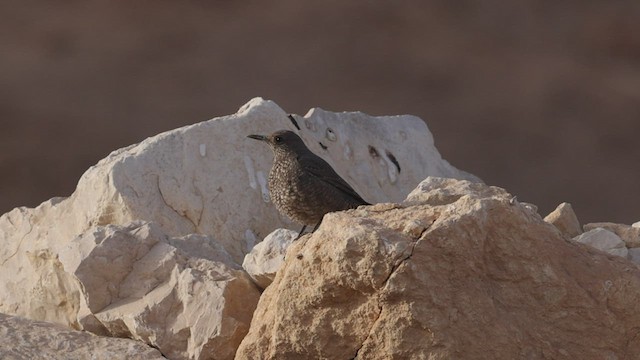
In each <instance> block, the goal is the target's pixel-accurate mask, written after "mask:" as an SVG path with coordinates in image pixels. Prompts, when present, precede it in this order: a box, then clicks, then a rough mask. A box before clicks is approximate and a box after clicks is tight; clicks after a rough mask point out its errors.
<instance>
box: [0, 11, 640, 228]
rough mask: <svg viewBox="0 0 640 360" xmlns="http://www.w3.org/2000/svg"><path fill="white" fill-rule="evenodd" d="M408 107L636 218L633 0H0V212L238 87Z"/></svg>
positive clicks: (597, 213) (57, 186) (478, 160)
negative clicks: (308, 0)
mask: <svg viewBox="0 0 640 360" xmlns="http://www.w3.org/2000/svg"><path fill="white" fill-rule="evenodd" d="M256 96H261V97H264V98H266V99H271V100H274V101H275V102H276V103H277V104H279V105H280V106H281V107H282V108H283V109H285V111H287V112H291V113H297V114H304V113H306V112H307V110H308V109H309V108H311V107H322V108H324V109H327V110H333V111H348V110H360V111H363V112H366V113H369V114H372V115H395V114H413V115H417V116H419V117H421V118H422V119H424V120H425V121H426V122H427V124H428V126H429V128H430V129H431V131H432V133H433V135H434V137H435V140H436V146H437V147H438V149H439V150H440V152H441V153H442V155H443V157H444V158H445V159H447V160H448V161H449V162H451V163H452V164H453V165H454V166H456V167H458V168H460V169H463V170H466V171H469V172H471V173H473V174H475V175H477V176H479V177H481V178H482V179H483V180H484V181H485V182H487V183H488V184H491V185H497V186H501V187H505V188H506V189H507V190H509V191H510V192H511V193H513V194H514V195H517V196H518V199H519V200H520V201H527V202H532V203H535V204H537V205H538V206H539V207H540V213H541V214H542V215H543V216H544V215H546V214H547V213H548V212H549V211H551V210H553V209H554V208H555V206H556V205H558V204H559V203H560V202H563V201H567V202H570V203H572V204H573V206H574V209H575V211H576V213H577V215H578V217H579V219H580V220H581V222H583V223H586V222H592V221H615V222H622V223H627V224H630V223H632V222H635V221H639V220H640V202H639V201H638V200H640V198H639V195H640V189H639V183H640V166H639V165H640V144H639V142H638V141H637V140H638V135H639V133H640V1H637V0H607V1H584V0H580V1H579V0H568V1H547V0H528V1H527V0H514V1H509V2H506V1H498V0H485V1H482V2H480V1H462V0H461V1H448V0H440V1H410V0H407V1H398V2H391V1H389V2H382V1H377V2H374V1H335V0H328V1H322V2H304V1H297V0H277V1H272V2H264V1H251V0H247V1H160V0H154V1H135V2H130V1H64V2H47V1H30V0H22V1H2V2H0V174H1V176H0V213H4V212H7V211H9V210H10V209H12V208H13V207H16V206H23V205H24V206H29V207H33V206H36V205H38V204H39V203H40V202H42V201H44V200H47V199H49V198H51V197H54V196H68V195H70V194H71V193H72V192H73V190H74V188H75V185H76V183H77V181H78V179H79V177H80V175H81V174H82V173H83V172H84V171H85V170H86V169H87V168H88V167H89V166H91V165H93V164H95V163H96V162H97V161H98V160H100V159H101V158H103V157H105V156H106V155H107V154H108V153H109V152H111V151H112V150H115V149H117V148H120V147H123V146H126V145H129V144H133V143H137V142H139V141H141V140H143V139H144V138H146V137H149V136H153V135H155V134H157V133H159V132H162V131H165V130H170V129H174V128H177V127H180V126H183V125H187V124H192V123H195V122H199V121H203V120H207V119H209V118H212V117H216V116H222V115H227V114H231V113H234V112H236V110H237V109H238V108H239V107H240V106H241V105H243V104H244V103H245V102H247V101H248V100H249V99H251V98H253V97H256Z"/></svg>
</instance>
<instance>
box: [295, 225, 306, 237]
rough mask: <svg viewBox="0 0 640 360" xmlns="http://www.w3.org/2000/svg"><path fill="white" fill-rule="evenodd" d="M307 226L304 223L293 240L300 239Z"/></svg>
mask: <svg viewBox="0 0 640 360" xmlns="http://www.w3.org/2000/svg"><path fill="white" fill-rule="evenodd" d="M306 228H307V225H302V229H300V232H299V233H298V236H296V238H295V239H294V240H293V241H296V240H298V239H300V237H301V236H302V234H304V229H306Z"/></svg>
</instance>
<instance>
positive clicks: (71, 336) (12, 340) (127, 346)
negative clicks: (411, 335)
mask: <svg viewBox="0 0 640 360" xmlns="http://www.w3.org/2000/svg"><path fill="white" fill-rule="evenodd" d="M0 359H6V360H22V359H67V360H84V359H129V360H163V359H166V358H165V357H163V356H162V354H160V352H159V351H158V350H156V349H154V348H152V347H149V346H147V345H145V344H143V343H141V342H138V341H134V340H131V339H120V338H110V337H103V336H96V335H93V334H91V333H88V332H84V331H77V330H72V329H69V328H66V327H64V326H62V325H58V324H51V323H47V322H44V321H34V320H29V319H25V318H21V317H17V316H9V315H5V314H0Z"/></svg>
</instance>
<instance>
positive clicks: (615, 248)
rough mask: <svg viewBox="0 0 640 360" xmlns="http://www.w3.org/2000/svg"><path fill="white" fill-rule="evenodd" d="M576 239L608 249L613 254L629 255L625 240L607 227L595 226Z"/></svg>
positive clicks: (604, 249) (601, 248)
mask: <svg viewBox="0 0 640 360" xmlns="http://www.w3.org/2000/svg"><path fill="white" fill-rule="evenodd" d="M574 240H575V241H577V242H579V243H582V244H586V245H589V246H592V247H594V248H596V249H598V250H602V251H606V252H608V253H609V254H611V255H617V256H622V257H624V258H626V257H627V256H628V255H629V251H628V250H627V248H626V247H625V244H624V241H622V239H621V238H620V237H619V236H618V235H616V234H615V233H613V232H611V231H609V230H607V229H603V228H595V229H593V230H589V231H587V232H585V233H583V234H582V235H580V236H577V237H575V238H574Z"/></svg>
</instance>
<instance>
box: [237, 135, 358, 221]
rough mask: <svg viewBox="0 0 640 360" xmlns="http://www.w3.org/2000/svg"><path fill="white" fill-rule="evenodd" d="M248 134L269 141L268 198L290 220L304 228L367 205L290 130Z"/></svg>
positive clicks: (253, 137)
mask: <svg viewBox="0 0 640 360" xmlns="http://www.w3.org/2000/svg"><path fill="white" fill-rule="evenodd" d="M249 137H250V138H252V139H256V140H262V141H264V142H266V143H268V144H269V146H270V147H271V150H273V154H274V159H273V166H272V167H271V171H270V172H269V192H270V195H271V201H273V203H274V205H275V206H276V208H277V209H278V211H280V213H282V214H284V215H286V216H288V217H289V218H291V219H292V220H294V221H296V222H298V223H300V224H303V225H304V226H305V227H306V226H307V225H309V226H314V225H316V227H317V225H318V224H319V223H320V221H321V220H322V217H323V216H324V214H326V213H328V212H333V211H340V210H347V209H353V208H356V207H358V206H359V205H369V203H367V202H366V201H364V200H363V199H362V197H360V195H358V193H356V191H355V190H353V188H352V187H351V186H350V185H349V184H348V183H347V182H346V181H344V180H343V179H342V178H341V177H340V176H339V175H338V174H337V173H336V172H335V171H334V170H333V168H331V166H330V165H329V164H328V163H327V162H326V161H324V160H323V159H322V158H321V157H319V156H317V155H315V154H314V153H312V152H311V151H310V150H309V149H308V148H307V146H306V145H305V144H304V142H303V141H302V139H301V138H300V137H299V136H298V135H296V134H295V133H293V132H292V131H288V130H280V131H276V132H274V133H273V134H271V135H268V136H264V135H249ZM305 227H303V230H304V228H305ZM301 233H302V232H301Z"/></svg>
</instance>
